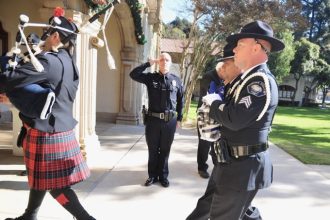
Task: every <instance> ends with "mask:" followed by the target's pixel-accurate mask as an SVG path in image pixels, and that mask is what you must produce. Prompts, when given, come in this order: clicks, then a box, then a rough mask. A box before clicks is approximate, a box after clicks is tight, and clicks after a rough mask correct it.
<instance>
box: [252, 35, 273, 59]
mask: <svg viewBox="0 0 330 220" xmlns="http://www.w3.org/2000/svg"><path fill="white" fill-rule="evenodd" d="M254 40H255V42H256V43H257V44H259V45H260V47H261V48H262V49H263V51H265V53H266V54H267V55H269V53H270V52H269V51H268V50H267V49H266V47H264V45H262V44H261V43H260V42H259V41H258V39H256V38H254Z"/></svg>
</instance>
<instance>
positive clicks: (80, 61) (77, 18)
mask: <svg viewBox="0 0 330 220" xmlns="http://www.w3.org/2000/svg"><path fill="white" fill-rule="evenodd" d="M55 2H56V3H58V5H59V6H64V5H61V4H60V3H62V4H63V3H65V4H66V5H65V6H67V7H68V8H70V9H66V10H65V16H66V17H71V18H72V19H73V21H74V23H75V24H76V25H77V26H78V27H80V25H81V24H82V23H83V21H85V20H86V19H88V18H89V16H88V15H86V14H84V13H82V12H79V11H75V10H73V9H78V10H83V9H84V8H86V7H85V5H84V4H83V3H82V2H81V1H78V0H72V1H64V2H63V1H59V0H52V1H50V0H46V1H44V3H43V4H44V8H42V9H41V10H40V13H41V17H46V18H47V17H49V15H51V14H52V11H53V8H54V7H55V5H56V4H55ZM71 9H72V10H71ZM100 26H101V24H100V22H98V21H94V22H93V23H92V24H89V25H88V26H87V27H84V28H83V29H81V32H80V33H79V34H78V36H77V44H76V64H77V67H78V69H79V73H80V75H79V80H80V83H79V90H78V92H77V97H76V100H75V104H74V109H73V113H74V117H75V118H76V119H77V120H78V125H77V126H76V128H75V132H76V136H77V139H78V140H79V143H80V146H81V150H82V152H83V154H84V156H85V157H86V153H89V152H92V151H94V150H96V149H97V148H99V147H100V141H99V139H98V136H97V135H96V133H95V125H96V80H97V49H96V48H94V47H92V46H91V44H90V38H91V37H92V36H96V35H97V34H98V32H99V30H100ZM82 30H83V31H82Z"/></svg>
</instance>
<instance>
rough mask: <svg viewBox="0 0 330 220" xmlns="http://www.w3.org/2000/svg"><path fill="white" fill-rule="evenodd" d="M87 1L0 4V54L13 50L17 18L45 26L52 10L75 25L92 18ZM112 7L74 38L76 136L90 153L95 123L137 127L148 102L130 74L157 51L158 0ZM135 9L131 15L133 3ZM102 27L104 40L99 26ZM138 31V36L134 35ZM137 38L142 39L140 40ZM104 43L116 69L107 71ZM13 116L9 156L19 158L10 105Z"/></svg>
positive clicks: (38, 0) (15, 0)
mask: <svg viewBox="0 0 330 220" xmlns="http://www.w3.org/2000/svg"><path fill="white" fill-rule="evenodd" d="M88 2H91V1H85V0H29V1H25V0H11V1H0V22H1V25H2V29H3V30H2V32H3V33H5V34H7V39H5V38H6V37H2V35H0V38H1V45H4V44H3V42H4V41H6V44H7V47H3V46H1V54H3V53H5V52H6V50H10V48H11V47H13V46H14V43H15V37H16V33H17V31H18V29H17V25H18V22H19V16H20V15H21V14H25V15H27V16H28V17H29V20H30V22H33V23H47V22H48V19H49V17H51V16H52V14H53V10H54V8H55V7H57V6H60V7H62V8H64V9H65V17H70V18H72V19H73V21H74V22H75V23H76V24H77V26H78V27H80V25H81V24H82V23H83V22H84V21H86V20H88V18H90V16H92V15H93V11H92V10H91V8H90V7H89V5H88V4H87V3H88ZM118 2H119V3H118V4H115V5H114V10H113V12H112V14H111V16H110V19H109V21H108V22H107V23H106V24H105V23H104V22H103V21H104V17H103V16H102V17H100V19H99V20H97V21H95V22H93V23H91V24H90V25H88V26H87V27H85V28H84V31H83V32H82V31H81V33H80V34H79V35H78V39H77V48H76V50H77V56H76V63H77V66H78V68H79V71H80V85H79V91H78V94H77V98H76V102H75V108H74V115H75V118H76V119H77V120H78V122H79V123H78V125H77V127H76V133H77V138H78V140H79V141H80V144H81V148H82V150H83V151H84V152H87V155H88V151H93V150H94V149H96V148H98V147H99V145H100V143H99V140H98V137H97V135H96V133H95V125H96V121H98V120H100V121H107V122H111V123H121V124H135V125H136V124H139V120H140V110H141V109H140V108H141V105H142V103H143V102H146V100H145V99H146V95H145V94H146V93H145V89H144V88H143V87H141V86H139V85H137V84H136V83H134V82H133V81H132V80H131V79H130V77H129V73H130V71H131V69H132V68H134V67H135V66H136V65H139V64H140V63H142V62H145V61H146V60H147V58H148V57H155V56H156V54H158V53H159V44H160V43H159V42H160V27H161V26H160V24H161V22H160V21H161V19H160V16H161V14H160V11H161V7H162V0H140V1H139V0H126V1H125V0H121V1H118ZM137 4H138V5H139V10H138V11H133V9H132V6H133V5H137ZM103 27H104V33H105V36H106V38H104V36H103V34H102V33H103V32H102V28H103ZM41 31H42V30H41V29H40V28H39V29H38V28H30V29H29V30H28V28H26V29H25V30H24V32H25V33H26V35H28V34H29V33H32V32H33V33H37V34H38V35H39V36H40V35H41V34H42V32H41ZM137 33H139V34H140V35H139V36H138V35H137ZM141 34H142V35H143V37H144V38H145V41H141V39H139V37H141ZM104 39H106V40H107V41H106V42H107V43H108V48H109V51H110V54H111V56H112V58H113V59H114V63H115V66H116V68H115V69H112V68H110V67H109V65H108V62H107V58H108V55H107V54H108V53H107V50H106V47H104V46H103V47H101V46H102V43H103V42H104V41H103V40H104ZM2 105H6V106H7V107H9V108H10V110H11V112H12V118H13V120H12V121H13V122H12V123H13V146H14V147H13V152H14V154H17V155H20V154H21V151H20V149H18V148H16V147H15V145H16V144H15V143H16V134H17V133H18V131H19V129H20V126H21V122H20V120H19V119H18V116H17V113H18V112H17V110H15V109H14V108H13V107H11V106H10V104H2Z"/></svg>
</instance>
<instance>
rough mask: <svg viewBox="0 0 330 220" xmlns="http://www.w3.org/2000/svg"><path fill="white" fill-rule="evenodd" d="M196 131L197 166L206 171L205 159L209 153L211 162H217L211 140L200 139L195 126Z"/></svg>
mask: <svg viewBox="0 0 330 220" xmlns="http://www.w3.org/2000/svg"><path fill="white" fill-rule="evenodd" d="M197 133H198V148H197V166H198V167H197V168H198V170H201V171H207V169H208V168H209V166H208V164H207V163H206V162H207V159H208V157H209V154H210V155H211V158H212V162H213V164H214V165H215V164H216V163H217V159H216V155H215V152H214V148H213V142H209V141H206V140H203V139H201V135H200V133H199V129H198V126H197Z"/></svg>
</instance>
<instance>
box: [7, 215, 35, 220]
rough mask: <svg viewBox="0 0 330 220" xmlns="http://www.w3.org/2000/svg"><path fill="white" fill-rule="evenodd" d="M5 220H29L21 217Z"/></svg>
mask: <svg viewBox="0 0 330 220" xmlns="http://www.w3.org/2000/svg"><path fill="white" fill-rule="evenodd" d="M5 220H30V219H27V218H24V217H23V216H20V217H17V218H6V219H5Z"/></svg>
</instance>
